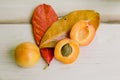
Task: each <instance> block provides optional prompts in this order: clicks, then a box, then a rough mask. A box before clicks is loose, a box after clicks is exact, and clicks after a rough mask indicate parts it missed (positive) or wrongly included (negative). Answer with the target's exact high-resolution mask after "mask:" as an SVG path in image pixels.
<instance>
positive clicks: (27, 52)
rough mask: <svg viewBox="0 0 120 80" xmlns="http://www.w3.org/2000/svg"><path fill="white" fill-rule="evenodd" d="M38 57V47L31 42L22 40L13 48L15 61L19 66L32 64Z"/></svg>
mask: <svg viewBox="0 0 120 80" xmlns="http://www.w3.org/2000/svg"><path fill="white" fill-rule="evenodd" d="M39 59H40V52H39V48H38V47H37V46H36V45H35V44H34V43H31V42H23V43H21V44H19V45H18V46H17V47H16V49H15V60H16V63H17V64H18V65H19V66H21V67H31V66H34V65H35V64H36V63H37V62H38V61H39Z"/></svg>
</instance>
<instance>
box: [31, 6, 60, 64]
mask: <svg viewBox="0 0 120 80" xmlns="http://www.w3.org/2000/svg"><path fill="white" fill-rule="evenodd" d="M57 20H58V16H57V14H56V13H55V11H54V10H53V8H52V7H51V6H50V5H47V4H41V5H39V6H38V7H37V8H36V9H35V11H34V13H33V16H32V28H33V34H34V39H35V42H36V44H37V45H38V46H39V45H40V40H41V39H42V37H43V35H44V33H45V32H46V31H47V29H48V28H49V27H50V26H51V25H52V24H53V23H54V22H55V21H57ZM41 55H42V56H43V58H44V60H45V61H46V62H47V63H48V64H49V63H50V62H51V60H52V59H53V49H47V48H45V49H42V50H41Z"/></svg>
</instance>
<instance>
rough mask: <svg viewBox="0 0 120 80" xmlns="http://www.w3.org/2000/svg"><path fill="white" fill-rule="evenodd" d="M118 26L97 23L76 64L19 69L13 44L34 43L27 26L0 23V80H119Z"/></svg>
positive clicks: (119, 33)
mask: <svg viewBox="0 0 120 80" xmlns="http://www.w3.org/2000/svg"><path fill="white" fill-rule="evenodd" d="M119 31H120V24H101V25H100V27H99V29H98V31H97V33H96V37H95V39H94V40H93V42H92V43H91V44H90V45H89V46H87V47H80V49H81V53H80V55H79V58H78V59H77V61H76V62H75V63H73V64H70V65H65V64H62V63H60V62H58V61H57V60H55V59H54V60H53V61H52V63H51V65H50V67H49V68H47V69H46V70H43V67H44V66H45V63H44V61H43V59H42V58H41V59H40V61H39V63H38V64H37V65H36V66H34V67H31V68H21V67H19V66H17V65H16V63H15V60H14V50H15V47H16V45H18V44H19V43H21V42H24V41H30V42H34V40H33V35H32V31H31V25H30V24H0V80H64V79H66V80H80V79H81V80H120V76H119V74H120V50H119V45H120V42H119V41H120V32H119Z"/></svg>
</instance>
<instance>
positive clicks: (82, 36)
mask: <svg viewBox="0 0 120 80" xmlns="http://www.w3.org/2000/svg"><path fill="white" fill-rule="evenodd" d="M95 33H96V31H95V28H94V26H93V25H91V24H90V23H89V22H88V21H85V20H81V21H78V22H77V23H76V24H75V25H74V26H73V27H72V29H71V31H70V38H71V39H73V40H76V41H78V42H79V44H80V45H81V46H87V45H89V44H90V43H91V41H92V40H93V39H94V36H95Z"/></svg>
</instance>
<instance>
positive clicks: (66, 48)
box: [54, 39, 80, 64]
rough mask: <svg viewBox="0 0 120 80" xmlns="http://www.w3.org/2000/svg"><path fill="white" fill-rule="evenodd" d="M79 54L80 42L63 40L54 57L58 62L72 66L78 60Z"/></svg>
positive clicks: (56, 48) (58, 45) (58, 44)
mask: <svg viewBox="0 0 120 80" xmlns="http://www.w3.org/2000/svg"><path fill="white" fill-rule="evenodd" d="M79 52H80V48H79V44H78V42H76V41H74V40H71V39H63V40H61V41H59V42H58V43H57V45H56V46H55V50H54V56H55V58H56V59H57V60H59V61H61V62H63V63H65V64H70V63H73V62H74V61H75V60H76V59H77V57H78V55H79Z"/></svg>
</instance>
